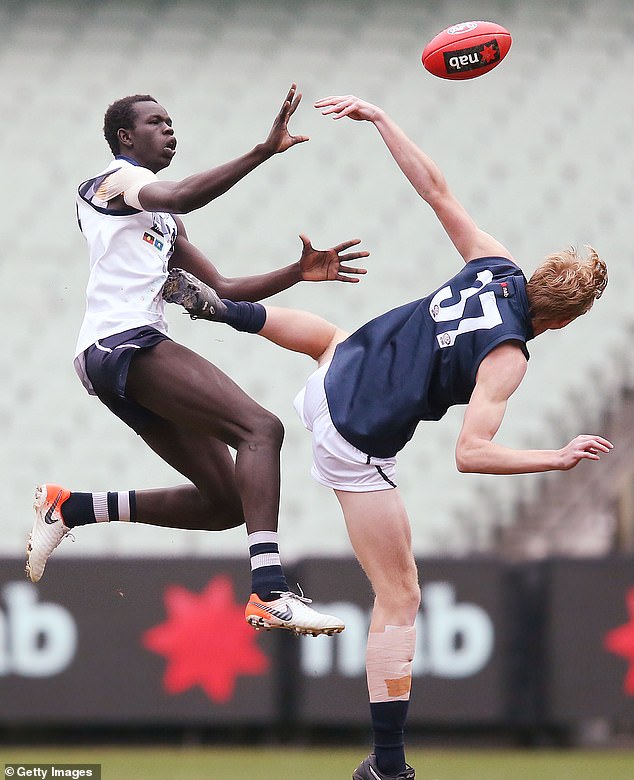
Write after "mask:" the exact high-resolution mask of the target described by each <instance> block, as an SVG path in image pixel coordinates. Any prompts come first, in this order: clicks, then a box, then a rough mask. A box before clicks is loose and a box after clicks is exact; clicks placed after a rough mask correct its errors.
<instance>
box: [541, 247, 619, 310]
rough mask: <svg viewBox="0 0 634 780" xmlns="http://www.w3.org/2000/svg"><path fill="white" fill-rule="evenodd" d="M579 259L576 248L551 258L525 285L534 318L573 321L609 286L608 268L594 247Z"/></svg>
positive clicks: (548, 258) (589, 248)
mask: <svg viewBox="0 0 634 780" xmlns="http://www.w3.org/2000/svg"><path fill="white" fill-rule="evenodd" d="M586 249H587V250H588V255H587V256H586V257H585V258H584V257H580V256H579V254H578V253H577V250H576V249H574V248H573V247H569V248H568V249H565V250H564V251H563V252H559V253H558V254H553V255H549V256H548V257H547V258H546V260H545V261H544V262H543V263H542V264H541V265H540V266H539V268H537V269H536V270H535V272H534V273H533V275H532V276H531V278H530V279H529V281H528V283H527V285H526V294H527V296H528V303H529V306H530V312H531V316H532V317H533V318H534V319H541V320H548V321H551V322H561V321H565V320H573V319H575V317H579V316H580V315H581V314H585V313H586V312H587V311H589V310H590V309H591V308H592V304H593V303H594V302H595V300H596V299H597V298H600V297H601V296H602V295H603V291H604V290H605V287H606V285H607V283H608V269H607V266H606V264H605V263H604V262H603V260H601V258H600V257H599V255H598V254H597V253H596V251H595V250H594V249H593V248H592V247H591V246H586Z"/></svg>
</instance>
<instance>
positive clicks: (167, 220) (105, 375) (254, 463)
mask: <svg viewBox="0 0 634 780" xmlns="http://www.w3.org/2000/svg"><path fill="white" fill-rule="evenodd" d="M300 100H301V94H299V93H297V91H296V86H295V84H293V85H292V86H291V88H290V90H289V92H288V94H287V95H286V98H285V100H284V102H283V105H282V107H281V109H280V111H279V112H278V114H277V116H276V117H275V120H274V122H273V125H272V128H271V130H270V132H269V134H268V137H267V138H266V140H265V141H264V142H263V143H260V144H257V145H256V146H255V147H254V148H253V149H251V150H250V151H249V152H247V153H246V154H244V155H242V156H241V157H238V158H236V159H234V160H232V161H230V162H227V163H225V164H223V165H220V166H218V167H216V168H213V169H210V170H207V171H204V172H202V173H198V174H194V175H192V176H189V177H187V178H185V179H183V180H182V181H164V180H159V178H158V177H157V174H158V173H159V172H160V171H162V170H164V169H165V168H167V167H168V166H169V165H170V163H171V161H172V159H173V157H174V155H175V154H176V136H175V134H174V129H173V127H172V119H171V118H170V115H169V114H168V112H167V111H166V109H165V108H164V107H163V106H162V105H160V104H159V103H158V102H157V101H156V100H155V99H154V98H153V97H152V96H151V95H132V96H130V97H127V98H123V99H121V100H118V101H116V102H115V103H113V104H112V105H111V106H110V107H109V108H108V110H107V112H106V114H105V118H104V135H105V138H106V140H107V142H108V145H109V146H110V149H111V151H112V153H113V156H114V159H113V160H112V162H111V163H110V164H109V165H108V166H107V167H106V168H105V170H103V171H102V172H101V173H99V174H98V175H97V176H93V177H91V178H90V179H88V180H86V181H85V182H83V183H82V184H81V185H80V186H79V189H78V193H77V218H78V222H79V227H80V229H81V231H82V233H83V235H84V236H85V238H86V240H87V243H88V251H89V257H90V275H89V279H88V285H87V291H86V313H85V317H84V321H83V323H82V326H81V330H80V333H79V338H78V341H77V347H76V353H75V354H76V357H75V367H76V369H77V373H78V374H79V377H80V378H81V381H82V383H83V384H84V387H85V388H86V389H87V391H88V392H89V393H91V394H93V395H96V396H98V397H99V399H100V400H101V401H102V402H103V403H104V404H105V405H106V406H107V407H108V408H109V409H110V410H111V411H112V412H113V413H114V414H116V415H117V416H118V417H120V418H121V419H122V420H123V421H124V422H125V423H127V424H128V425H129V426H130V427H131V428H132V429H133V430H134V431H136V433H138V434H139V435H140V436H141V437H142V438H143V440H144V441H145V442H146V443H147V444H148V446H149V447H150V448H151V449H153V450H154V451H155V452H156V453H157V454H158V455H159V456H160V457H161V458H163V460H165V461H166V462H167V463H169V464H170V465H171V466H173V467H174V468H175V469H176V470H177V471H179V472H180V473H181V474H182V475H183V476H185V477H186V478H187V480H189V481H188V482H187V483H185V484H182V485H179V486H176V487H169V488H159V489H153V490H137V491H134V490H129V491H110V492H107V491H106V492H100V493H82V492H76V491H71V490H69V489H67V488H65V487H62V486H60V485H53V484H42V485H40V486H38V487H37V488H36V493H35V514H36V517H35V522H34V525H33V530H32V532H31V534H30V537H29V542H28V547H27V572H28V574H29V576H30V578H31V580H33V581H34V582H37V581H38V580H39V579H40V578H41V576H42V574H43V572H44V567H45V565H46V561H47V559H48V557H49V556H50V555H51V553H52V552H53V550H54V549H55V548H56V547H57V545H58V544H59V542H60V541H61V540H62V539H63V538H64V536H65V535H66V534H67V533H68V532H69V530H70V529H71V528H73V527H75V526H78V525H87V524H90V523H94V522H104V521H105V522H107V521H136V522H141V523H148V524H152V525H157V526H165V527H171V528H184V529H185V528H187V529H202V530H209V531H219V530H223V529H226V528H233V527H236V526H239V525H242V524H243V523H244V524H245V525H246V529H247V533H248V545H249V553H250V558H251V570H252V586H251V591H252V596H251V598H250V599H249V602H248V604H247V608H246V615H245V616H246V619H247V620H248V622H249V623H251V624H252V625H254V626H255V627H261V628H285V629H290V630H292V631H295V632H298V633H306V634H313V635H317V634H321V633H326V634H332V633H337V632H339V631H341V630H343V627H344V626H343V623H342V622H341V621H340V620H339V619H338V618H336V617H333V616H331V615H324V614H321V613H319V612H317V611H316V610H314V609H312V607H309V606H308V603H309V599H306V598H304V597H303V594H302V595H301V596H298V595H297V594H294V593H292V592H291V591H290V589H289V587H288V584H287V582H286V579H285V576H284V571H283V567H282V564H281V560H280V554H279V548H278V538H277V527H278V512H279V497H280V465H279V463H280V458H279V456H280V448H281V445H282V439H283V434H284V430H283V426H282V423H281V422H280V420H279V419H277V417H275V416H274V415H273V414H271V413H270V412H268V411H267V410H265V409H263V408H262V407H261V406H259V405H258V404H257V403H255V401H253V400H252V399H251V398H250V397H249V396H248V395H247V394H246V393H245V392H244V391H243V390H242V389H241V388H240V387H238V386H237V385H236V384H235V383H234V382H233V381H232V380H231V379H230V378H229V377H228V376H226V375H225V374H224V373H223V372H222V371H220V370H219V369H218V368H217V367H216V366H214V365H213V364H212V363H210V362H209V361H208V360H206V359H204V358H203V357H201V356H200V355H198V354H197V353H195V352H193V351H191V350H190V349H188V348H187V347H185V346H183V345H181V344H178V343H176V342H175V341H173V340H172V339H171V338H170V337H169V336H168V335H167V324H166V320H165V317H164V311H163V307H164V302H163V299H162V294H161V293H162V288H163V284H164V282H165V279H166V278H167V275H168V271H169V269H170V267H172V266H173V265H175V266H178V267H180V268H183V269H185V270H187V271H190V272H191V273H193V274H195V275H196V277H198V278H199V279H201V280H203V281H204V282H206V283H207V284H209V285H210V286H212V287H213V288H215V289H216V290H217V291H218V294H219V295H220V296H222V297H223V298H229V299H234V300H242V301H258V300H260V299H262V298H266V297H268V296H270V295H274V294H275V293H278V292H280V291H282V290H285V289H287V288H289V287H291V286H292V285H294V284H296V283H297V282H299V281H302V280H304V281H326V280H337V281H342V282H356V281H359V275H360V274H363V273H365V269H363V268H358V267H352V266H348V265H343V263H346V262H349V261H355V260H358V259H359V258H362V257H366V256H367V255H368V253H367V252H363V251H348V250H350V249H352V247H355V246H356V245H357V244H358V243H359V241H358V240H351V241H346V242H343V243H342V244H339V245H338V246H336V247H334V248H332V249H328V250H324V251H321V250H316V249H314V248H313V247H312V245H311V243H310V241H309V240H308V238H306V237H305V236H302V237H301V238H302V242H303V249H302V254H301V257H300V259H299V261H298V262H295V263H292V264H290V265H287V266H285V267H283V268H280V269H278V270H275V271H272V272H270V273H266V274H261V275H256V276H248V277H242V278H228V277H225V276H223V275H222V274H221V273H220V272H219V271H218V269H217V268H216V267H215V266H214V265H213V264H212V263H211V262H210V261H209V260H208V259H207V258H206V257H205V256H204V255H203V254H202V252H201V251H199V250H198V249H197V248H196V247H195V246H194V245H193V244H191V243H190V242H189V240H188V238H187V233H186V231H185V228H184V226H183V222H182V221H181V219H180V218H179V217H178V216H176V215H178V214H185V213H188V212H190V211H193V210H194V209H198V208H200V207H202V206H204V205H206V204H208V203H209V202H210V201H212V200H214V198H217V197H218V196H220V195H222V194H223V193H225V192H226V191H227V190H228V189H230V188H231V187H232V186H233V185H234V184H236V183H237V182H238V181H240V179H242V178H243V177H244V176H246V175H247V174H248V173H250V172H251V171H253V170H254V169H255V168H256V167H257V166H259V165H260V164H262V163H263V162H265V161H266V160H268V159H269V158H270V157H272V156H273V155H275V154H278V153H281V152H285V151H286V150H288V149H290V148H291V147H293V146H295V145H296V144H300V143H303V142H305V141H307V140H308V138H307V137H306V136H301V135H297V136H294V135H291V134H290V132H289V130H288V121H289V119H290V117H291V116H292V115H293V113H294V112H295V110H296V109H297V106H298V105H299V102H300ZM260 327H261V323H260V322H259V319H258V312H257V310H254V311H253V312H249V311H247V314H246V318H245V321H244V322H243V328H244V330H247V331H248V330H259V328H260ZM230 447H231V448H232V449H233V450H235V453H236V457H235V463H234V460H233V459H232V457H231V454H230V451H229V448H230ZM220 619H221V617H220Z"/></svg>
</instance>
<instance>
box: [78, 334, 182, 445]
mask: <svg viewBox="0 0 634 780" xmlns="http://www.w3.org/2000/svg"><path fill="white" fill-rule="evenodd" d="M161 341H169V336H166V335H165V334H164V333H161V332H160V331H159V330H156V328H152V327H148V326H143V327H140V328H131V329H130V330H124V331H123V332H122V333H115V334H114V336H107V337H106V338H105V339H99V341H97V342H96V343H95V344H92V345H91V346H90V347H88V349H87V350H86V351H85V352H84V358H85V361H86V374H88V378H89V379H90V381H91V383H92V386H93V388H94V390H95V393H96V395H97V398H99V400H100V401H101V402H102V403H104V404H105V405H106V406H107V407H108V409H110V411H111V412H113V413H114V414H116V415H117V417H119V418H120V419H121V420H123V422H124V423H126V425H129V426H130V428H132V430H134V431H135V432H136V433H141V431H142V430H143V429H144V428H147V426H148V425H149V424H150V423H151V422H153V421H154V420H158V419H160V418H159V417H158V415H156V414H154V412H151V411H150V410H149V409H146V408H145V407H144V406H141V405H140V404H138V403H136V401H132V400H130V399H129V398H126V395H125V386H126V382H127V380H128V370H129V368H130V363H131V361H132V358H133V357H134V355H135V354H136V353H137V352H138V351H139V350H141V349H151V348H152V347H155V346H156V345H157V344H160V342H161Z"/></svg>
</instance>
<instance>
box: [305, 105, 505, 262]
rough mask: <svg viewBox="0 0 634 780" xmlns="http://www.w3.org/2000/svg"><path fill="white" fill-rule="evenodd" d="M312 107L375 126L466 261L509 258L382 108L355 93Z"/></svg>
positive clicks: (338, 117) (429, 161)
mask: <svg viewBox="0 0 634 780" xmlns="http://www.w3.org/2000/svg"><path fill="white" fill-rule="evenodd" d="M315 107H316V108H321V109H322V113H323V114H325V115H328V114H330V115H332V117H333V118H334V119H342V118H343V117H346V116H347V117H349V118H350V119H354V120H356V121H367V122H371V123H372V124H373V125H374V126H375V127H376V128H377V130H378V131H379V133H380V134H381V137H382V138H383V140H384V141H385V144H386V146H387V148H388V149H389V150H390V153H391V154H392V156H393V157H394V159H395V161H396V162H397V164H398V166H399V168H400V169H401V170H402V171H403V173H404V174H405V176H406V177H407V178H408V179H409V181H410V182H411V183H412V185H413V187H414V189H415V190H416V192H418V194H419V195H420V196H421V197H422V198H423V200H425V201H426V202H427V203H429V205H430V206H431V207H432V209H433V210H434V212H435V213H436V216H437V217H438V219H439V220H440V222H441V224H442V226H443V228H444V229H445V231H446V232H447V235H448V236H449V238H450V239H451V241H452V242H453V244H454V245H455V247H456V249H457V250H458V252H459V253H460V254H461V255H462V257H463V258H464V260H465V262H469V260H474V259H475V258H477V257H486V256H488V255H495V256H497V257H508V258H510V257H511V255H510V254H509V252H508V250H507V249H506V248H505V247H504V246H503V245H502V244H500V242H499V241H497V240H496V239H494V238H493V237H492V236H490V235H489V234H488V233H485V232H484V231H483V230H480V229H479V228H478V226H477V225H476V224H475V222H474V221H473V220H472V219H471V217H470V216H469V214H467V212H466V210H465V209H464V207H463V206H462V204H461V203H460V202H459V201H458V200H457V199H456V197H455V196H454V195H453V193H452V192H451V191H450V190H449V187H448V186H447V182H446V180H445V177H444V176H443V174H442V172H441V170H440V168H439V167H438V166H437V165H436V163H435V162H434V161H433V160H432V159H431V158H430V157H428V156H427V155H426V154H425V153H424V152H423V151H421V149H419V148H418V147H417V146H416V144H415V143H414V142H413V141H412V140H411V139H410V138H408V137H407V135H405V133H404V132H403V130H401V128H400V127H399V126H398V125H397V124H396V122H394V120H393V119H391V118H390V117H389V116H388V115H387V114H386V113H385V111H383V110H382V109H380V108H378V107H377V106H375V105H373V104H372V103H368V102H367V101H365V100H361V99H360V98H358V97H355V96H354V95H344V96H337V95H334V96H331V97H327V98H322V99H321V100H318V101H317V102H316V103H315Z"/></svg>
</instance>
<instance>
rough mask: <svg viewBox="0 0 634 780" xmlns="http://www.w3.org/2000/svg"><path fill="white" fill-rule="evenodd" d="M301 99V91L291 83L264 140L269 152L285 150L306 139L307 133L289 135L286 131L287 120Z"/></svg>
mask: <svg viewBox="0 0 634 780" xmlns="http://www.w3.org/2000/svg"><path fill="white" fill-rule="evenodd" d="M301 99H302V95H301V92H297V85H296V84H291V88H290V89H289V90H288V94H287V95H286V98H285V99H284V102H283V103H282V107H281V108H280V110H279V113H278V115H277V116H276V117H275V121H274V122H273V126H272V127H271V130H270V132H269V134H268V137H267V139H266V141H265V142H264V146H265V147H266V148H267V149H269V150H270V152H271V154H278V153H279V152H285V151H286V150H287V149H290V147H291V146H295V145H296V144H301V143H304V141H308V136H307V135H291V134H290V133H289V132H288V121H289V119H290V118H291V117H292V116H293V114H294V113H295V111H296V109H297V106H299V103H300V101H301Z"/></svg>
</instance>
